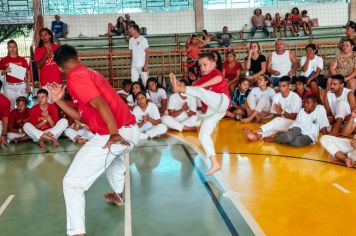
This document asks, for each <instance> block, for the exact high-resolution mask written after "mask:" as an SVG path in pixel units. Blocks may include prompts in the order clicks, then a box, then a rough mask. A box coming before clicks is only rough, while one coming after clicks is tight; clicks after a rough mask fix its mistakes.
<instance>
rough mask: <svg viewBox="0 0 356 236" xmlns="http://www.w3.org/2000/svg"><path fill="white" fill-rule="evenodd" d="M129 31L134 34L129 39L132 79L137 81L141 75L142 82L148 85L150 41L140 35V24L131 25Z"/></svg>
mask: <svg viewBox="0 0 356 236" xmlns="http://www.w3.org/2000/svg"><path fill="white" fill-rule="evenodd" d="M129 33H130V35H131V36H132V37H131V38H130V40H129V49H130V50H131V61H132V64H131V80H132V82H136V81H138V79H139V76H141V80H142V84H143V85H144V86H146V82H147V79H148V42H147V39H146V38H145V37H143V36H142V35H140V32H139V27H138V25H136V24H134V25H130V26H129Z"/></svg>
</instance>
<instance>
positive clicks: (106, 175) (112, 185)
mask: <svg viewBox="0 0 356 236" xmlns="http://www.w3.org/2000/svg"><path fill="white" fill-rule="evenodd" d="M123 142H127V143H130V146H127V148H126V149H124V150H123V151H122V152H120V153H119V154H115V153H113V152H112V151H111V145H109V151H108V154H107V155H106V157H105V166H104V167H105V177H106V180H107V182H108V184H109V186H110V188H111V189H112V190H113V192H114V193H115V195H116V196H117V197H118V198H119V199H120V201H121V202H122V205H125V202H124V200H123V199H122V197H121V196H120V194H118V193H117V192H116V191H115V188H114V184H113V183H112V181H111V179H110V178H109V175H108V172H107V168H108V167H109V166H110V165H109V166H107V162H108V159H109V155H110V154H112V155H114V159H115V158H125V157H124V155H125V154H127V153H129V152H131V151H132V149H134V147H135V144H134V143H133V142H131V141H129V140H125V139H123V140H122V141H121V142H120V143H123ZM125 167H126V171H130V169H129V166H126V161H125Z"/></svg>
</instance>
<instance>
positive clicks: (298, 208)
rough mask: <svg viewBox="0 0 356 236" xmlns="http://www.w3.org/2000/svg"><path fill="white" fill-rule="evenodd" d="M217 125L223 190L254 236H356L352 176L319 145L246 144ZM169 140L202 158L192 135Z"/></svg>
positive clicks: (228, 126) (238, 131)
mask: <svg viewBox="0 0 356 236" xmlns="http://www.w3.org/2000/svg"><path fill="white" fill-rule="evenodd" d="M258 126H259V125H258V124H242V123H240V122H237V121H233V120H222V121H221V122H220V123H219V124H218V127H217V128H216V129H215V132H214V134H213V140H214V143H215V148H216V152H217V156H218V159H219V161H220V163H221V164H222V170H221V171H220V172H219V173H218V174H215V178H216V179H217V180H218V181H219V183H220V184H221V185H222V186H223V188H224V190H225V195H226V196H229V197H230V198H231V199H232V200H233V201H234V202H235V205H236V206H237V208H238V209H239V210H240V212H241V213H242V215H243V216H244V217H245V219H246V221H247V222H248V223H249V225H250V227H251V228H252V229H253V231H254V233H255V234H256V235H264V234H265V235H303V236H305V235H323V236H326V235H338V236H341V235H348V236H349V235H356V228H355V227H353V224H354V222H355V219H356V203H355V202H356V195H355V193H356V170H355V169H354V168H346V167H345V166H344V165H341V164H338V163H331V162H330V161H328V158H327V156H328V154H327V152H326V151H325V150H324V149H323V148H322V147H321V146H320V145H319V144H316V145H310V146H307V147H302V148H294V147H289V146H286V145H280V144H275V143H266V142H263V141H257V142H248V141H246V140H245V138H244V137H243V135H242V128H245V127H248V128H258ZM171 134H172V135H173V136H175V137H177V138H179V139H181V140H184V141H185V142H186V143H187V144H189V145H190V146H191V147H193V148H195V150H196V151H198V152H200V153H203V149H202V147H201V145H200V143H199V140H198V134H197V133H178V132H171Z"/></svg>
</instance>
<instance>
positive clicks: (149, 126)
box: [132, 92, 167, 140]
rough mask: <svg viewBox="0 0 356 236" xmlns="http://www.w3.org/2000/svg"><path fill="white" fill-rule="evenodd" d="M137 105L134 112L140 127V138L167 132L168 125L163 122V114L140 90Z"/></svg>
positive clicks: (143, 138) (152, 136)
mask: <svg viewBox="0 0 356 236" xmlns="http://www.w3.org/2000/svg"><path fill="white" fill-rule="evenodd" d="M136 99H137V104H138V105H137V106H136V107H135V108H134V109H133V111H132V113H133V114H134V116H135V117H136V122H137V124H138V127H140V139H141V140H145V139H148V138H154V137H156V136H159V135H162V134H164V133H166V132H167V126H165V125H164V124H161V115H160V114H159V111H158V108H157V106H156V105H155V104H153V103H152V102H148V101H147V97H146V94H145V93H144V92H139V93H138V94H137V95H136Z"/></svg>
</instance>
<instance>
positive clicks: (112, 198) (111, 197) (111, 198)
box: [104, 193, 123, 206]
mask: <svg viewBox="0 0 356 236" xmlns="http://www.w3.org/2000/svg"><path fill="white" fill-rule="evenodd" d="M104 198H105V201H106V202H108V203H112V204H115V205H116V206H122V205H123V204H122V202H121V199H120V198H119V197H118V196H117V195H116V194H115V193H105V194H104Z"/></svg>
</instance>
